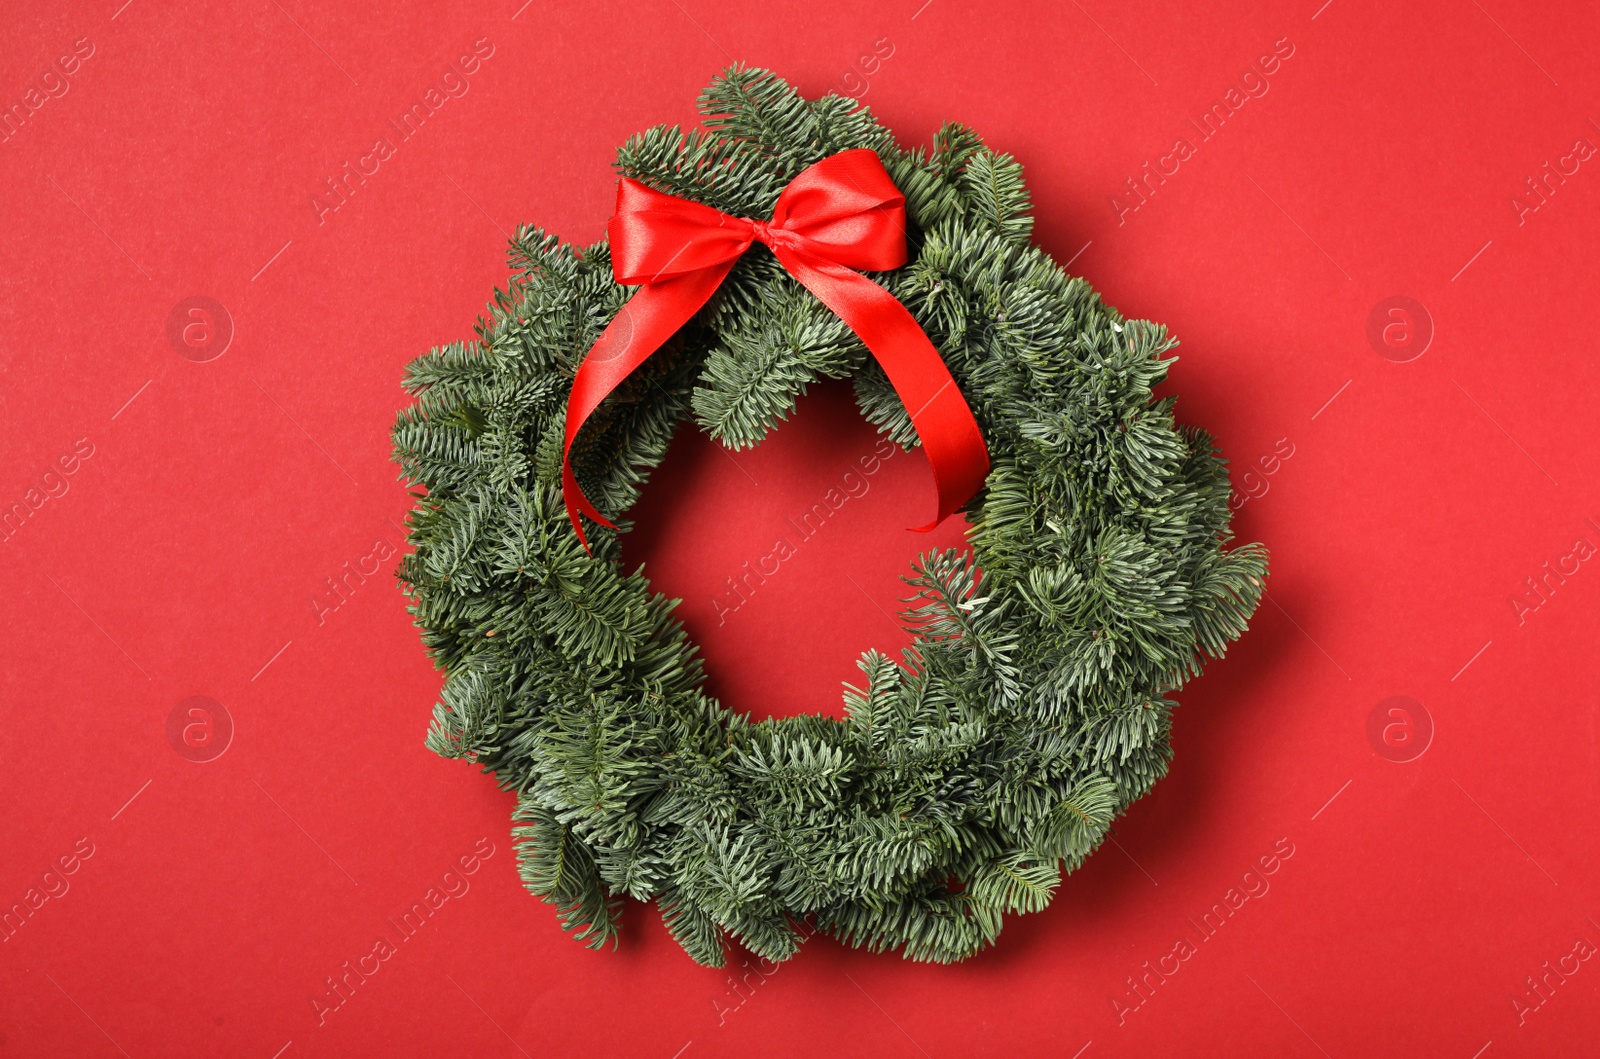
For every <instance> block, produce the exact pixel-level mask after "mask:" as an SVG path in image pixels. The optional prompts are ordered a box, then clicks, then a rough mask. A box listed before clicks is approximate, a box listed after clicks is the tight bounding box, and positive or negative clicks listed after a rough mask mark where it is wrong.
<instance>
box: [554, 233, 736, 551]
mask: <svg viewBox="0 0 1600 1059" xmlns="http://www.w3.org/2000/svg"><path fill="white" fill-rule="evenodd" d="M732 268H733V262H732V261H731V260H729V261H726V262H722V263H719V264H717V265H714V266H712V267H710V268H705V269H701V270H699V271H697V272H691V273H688V274H687V275H683V276H676V277H674V278H672V279H668V280H662V281H661V282H659V283H645V284H642V285H641V286H640V287H639V290H638V293H636V294H634V296H633V297H632V298H630V299H629V300H628V303H627V304H626V305H624V306H623V307H622V309H621V311H620V312H618V313H617V315H616V316H615V317H614V318H613V319H612V321H611V322H610V323H609V324H607V325H606V329H605V330H604V331H602V332H601V333H600V337H599V339H597V340H596V341H595V344H594V347H593V348H592V349H590V350H589V354H588V356H587V357H585V358H584V361H583V363H582V364H580V365H579V366H578V373H577V375H576V376H574V377H573V380H572V395H571V397H570V398H569V399H568V402H567V425H566V444H565V447H564V448H563V450H562V455H561V493H562V496H563V497H564V498H565V500H566V505H567V517H568V518H569V519H571V520H572V528H573V529H574V530H576V531H577V533H578V540H579V541H580V542H582V544H583V548H584V550H585V551H588V552H590V553H591V554H593V552H592V550H591V549H590V548H589V539H588V538H587V537H586V536H584V532H583V525H582V523H581V522H579V520H578V516H579V515H580V514H583V515H587V516H588V517H589V518H590V519H591V520H593V521H594V522H596V523H598V524H600V525H602V526H606V527H608V528H610V529H616V528H617V527H616V523H614V522H611V521H610V520H609V519H607V518H606V517H605V516H604V515H602V514H600V512H599V511H598V510H597V509H596V508H595V506H594V505H593V504H592V503H590V501H589V498H588V497H587V496H585V495H584V492H583V489H582V487H580V486H579V485H578V477H577V475H576V474H574V473H573V470H572V443H573V442H574V441H575V440H577V437H578V431H580V430H582V429H583V424H584V423H585V422H587V421H588V419H589V417H590V416H591V415H592V414H593V413H594V411H595V409H597V408H599V407H600V403H601V402H602V401H604V400H605V399H606V397H607V396H608V395H609V394H610V393H611V391H613V390H615V389H616V388H617V387H618V386H620V385H621V384H622V381H623V380H624V379H626V378H627V377H628V376H629V375H630V374H632V372H633V370H634V369H635V368H637V367H638V366H639V365H640V364H643V363H644V362H645V360H646V359H648V358H649V356H650V354H652V353H654V352H655V351H656V350H657V349H659V348H661V345H662V343H664V342H666V341H667V339H669V338H671V337H672V336H673V334H674V333H675V332H676V331H677V330H678V328H680V327H682V326H683V325H684V324H685V323H686V322H688V320H689V317H691V316H693V315H694V314H695V310H697V309H699V308H700V306H702V305H704V304H705V303H706V301H707V300H708V299H710V297H711V295H712V294H713V293H714V292H715V291H716V289H717V286H718V285H719V284H720V283H721V282H722V279H723V277H724V276H726V275H727V274H728V271H729V270H730V269H732Z"/></svg>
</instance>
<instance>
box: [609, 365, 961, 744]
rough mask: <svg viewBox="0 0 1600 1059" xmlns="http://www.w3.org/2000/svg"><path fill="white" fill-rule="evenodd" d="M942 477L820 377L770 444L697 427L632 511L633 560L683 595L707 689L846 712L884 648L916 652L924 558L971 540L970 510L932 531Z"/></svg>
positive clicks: (679, 439)
mask: <svg viewBox="0 0 1600 1059" xmlns="http://www.w3.org/2000/svg"><path fill="white" fill-rule="evenodd" d="M931 482H932V475H931V472H930V471H929V468H928V463H927V459H926V458H925V457H924V456H923V454H922V451H921V450H920V449H914V450H912V451H911V452H906V451H905V450H903V449H901V448H900V447H899V446H898V445H896V444H894V443H893V442H891V441H889V440H888V439H887V438H886V437H884V436H883V435H881V434H879V433H878V431H877V429H876V428H875V427H874V426H873V425H872V424H871V423H869V422H867V421H866V420H865V419H863V418H862V416H861V412H860V409H859V408H858V407H857V406H856V403H855V396H854V393H853V391H852V389H851V382H850V380H848V379H843V380H834V379H829V380H823V381H821V382H820V383H817V384H814V385H812V386H811V387H810V389H809V392H808V393H807V394H806V395H804V396H802V397H801V398H799V400H798V402H797V404H796V408H795V411H794V413H793V414H791V415H790V416H789V418H788V419H787V420H785V421H784V422H782V423H780V424H779V425H778V426H777V427H776V428H775V429H773V430H772V431H771V432H770V433H769V434H768V435H767V437H766V439H765V440H764V441H762V442H761V444H759V445H757V446H755V447H754V448H750V449H743V450H740V451H737V452H736V451H732V450H729V449H726V448H723V446H722V445H721V444H720V443H719V442H717V441H715V440H713V439H712V438H711V437H709V436H708V435H707V434H705V432H704V431H702V430H701V429H700V428H699V427H698V426H697V425H696V424H695V423H694V422H692V421H689V422H685V423H683V424H682V425H681V426H680V427H679V429H678V431H677V433H676V434H675V435H674V436H673V439H672V445H671V447H670V448H669V449H668V451H667V456H666V459H665V460H664V461H663V462H662V464H661V466H660V467H659V468H658V469H657V470H656V471H655V473H654V474H653V475H652V476H651V480H650V482H649V484H648V485H646V487H645V489H644V494H643V496H642V497H641V498H640V500H639V502H638V503H637V504H636V505H634V507H633V508H632V509H631V510H630V511H629V512H628V518H629V519H630V520H632V521H633V523H634V529H633V530H632V531H631V532H629V533H626V534H624V535H623V536H622V538H621V543H622V552H623V566H624V568H625V569H630V570H631V569H635V568H637V566H638V565H639V564H640V563H644V565H645V572H646V574H647V575H648V576H649V577H650V583H651V587H652V588H653V589H654V590H655V591H658V592H660V593H662V594H663V595H665V596H667V597H668V598H673V599H681V600H682V601H683V602H682V604H681V605H680V606H679V608H678V610H677V612H676V613H677V616H678V617H679V619H680V620H682V621H683V623H684V627H685V629H686V630H687V631H688V633H689V635H690V636H691V637H692V638H693V639H694V641H695V642H696V643H697V644H699V646H700V648H701V651H702V653H703V655H704V657H705V661H706V677H707V681H706V684H707V688H706V689H707V691H708V692H710V693H711V694H713V695H716V696H717V697H718V698H719V699H721V701H722V703H723V705H724V706H726V707H728V708H729V709H732V710H736V711H739V712H747V713H749V714H750V716H751V718H752V719H754V720H762V719H765V718H768V717H791V716H797V715H799V714H805V713H810V714H817V715H819V716H827V717H835V718H841V719H842V718H843V716H844V700H843V697H842V686H843V684H845V683H851V684H856V685H859V684H860V681H861V671H860V669H859V668H858V667H857V665H856V662H857V660H858V659H859V657H860V655H861V652H862V651H865V650H868V649H869V648H876V649H877V650H879V651H882V652H883V653H885V654H887V655H888V656H889V657H891V658H899V657H900V651H901V649H902V648H904V647H907V646H909V645H910V644H911V636H910V635H909V634H908V633H907V632H906V631H905V630H904V628H903V627H902V623H901V617H900V611H901V610H902V609H903V607H904V604H903V603H902V602H901V600H903V599H904V598H906V597H907V596H909V595H910V594H911V590H910V588H909V587H908V586H907V585H906V584H905V582H904V581H903V580H901V577H902V575H903V574H905V572H906V571H907V570H908V569H909V566H908V561H909V560H911V559H913V558H915V557H916V556H917V555H918V554H919V553H921V552H931V551H937V550H940V549H944V548H952V547H958V548H963V549H964V547H965V530H966V528H967V523H966V520H965V519H964V518H962V517H961V516H960V515H956V516H953V517H952V518H950V519H947V520H946V521H945V522H944V523H943V524H942V525H940V526H939V527H938V528H937V529H935V530H934V531H932V532H931V533H914V532H911V531H908V530H907V529H906V526H908V525H912V524H914V523H915V522H917V521H919V520H920V519H921V518H922V517H923V516H924V515H925V513H926V508H927V506H928V498H929V496H930V495H931V494H932V492H933V488H932V484H931Z"/></svg>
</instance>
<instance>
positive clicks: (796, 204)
mask: <svg viewBox="0 0 1600 1059" xmlns="http://www.w3.org/2000/svg"><path fill="white" fill-rule="evenodd" d="M905 214H906V211H905V196H903V195H901V194H900V190H899V189H898V188H896V187H895V186H894V181H893V180H891V179H890V178H889V173H888V171H887V170H885V169H884V168H883V163H882V162H880V161H879V160H878V156H877V155H876V154H874V153H873V152H872V151H870V150H866V149H864V148H863V149H859V150H854V151H844V152H842V153H840V154H836V155H833V156H831V157H829V158H824V159H823V160H822V161H820V162H818V163H817V164H815V165H813V166H811V167H810V168H809V169H807V170H805V171H804V172H803V173H801V174H800V175H799V176H797V177H795V178H794V180H792V181H790V183H789V186H788V187H786V188H784V189H783V192H782V193H781V194H780V195H779V196H778V202H777V205H776V206H775V207H774V208H773V211H772V220H770V221H755V220H749V219H746V218H744V217H730V216H728V215H727V214H726V213H723V212H721V211H720V210H714V209H712V208H711V207H710V206H704V205H701V204H700V203H697V202H689V201H687V200H685V199H680V198H677V197H675V196H672V195H667V194H664V193H662V192H659V191H654V190H652V189H650V188H648V187H645V186H644V185H643V184H641V183H639V182H638V181H637V180H632V179H630V178H628V177H623V178H622V183H621V186H620V187H618V189H617V212H616V215H615V216H613V217H612V218H611V222H610V224H609V226H608V229H607V230H608V232H609V234H610V238H611V266H612V270H613V271H614V272H615V273H616V277H617V282H618V283H624V284H629V285H637V286H638V287H639V291H638V293H636V294H635V295H634V296H633V297H632V298H631V299H630V300H629V301H628V303H627V304H626V305H624V306H623V308H622V311H621V312H619V313H618V314H617V316H616V318H615V319H613V320H612V321H611V323H610V324H609V325H608V326H607V327H606V329H605V331H604V332H602V333H601V335H600V338H599V340H598V341H596V342H595V344H594V348H593V349H591V350H590V351H589V355H588V357H587V358H585V359H584V362H583V363H582V364H581V365H580V366H579V367H578V374H577V377H576V378H574V379H573V380H572V397H571V398H570V399H569V401H568V402H567V432H566V448H565V450H564V452H563V456H562V468H561V486H562V492H563V494H564V496H565V498H566V504H567V516H568V517H569V518H571V519H572V528H573V529H574V530H576V531H577V533H578V539H579V540H580V541H582V542H583V545H584V547H585V548H587V547H588V546H589V542H588V539H587V538H586V537H585V536H584V533H583V526H582V524H581V523H580V522H579V521H578V513H579V512H580V511H581V512H582V513H583V514H585V515H587V516H589V518H591V519H593V520H594V521H595V522H598V523H599V524H600V525H602V526H610V527H611V528H612V529H615V528H616V527H615V525H614V524H613V523H611V522H609V521H607V519H606V518H605V516H603V515H601V514H600V512H599V511H596V510H595V508H594V505H593V504H591V503H590V502H589V498H588V497H586V496H584V494H583V490H582V489H581V488H580V487H579V485H578V480H577V477H576V475H574V474H573V470H572V442H573V439H575V438H576V437H577V436H578V431H579V430H581V429H582V428H583V424H584V422H585V421H587V420H588V418H589V416H590V415H591V414H593V412H594V410H595V409H596V408H598V407H599V406H600V402H601V401H603V400H605V398H606V395H607V394H609V393H610V392H611V391H612V390H614V389H616V388H617V386H618V385H620V384H621V382H622V380H623V379H625V378H627V377H628V374H629V373H630V372H632V371H633V370H634V369H635V368H637V367H638V366H639V365H640V364H642V363H643V362H644V360H645V358H647V357H649V356H650V354H651V353H654V352H655V351H656V350H657V349H659V348H660V347H661V345H662V344H663V343H664V342H666V341H667V339H669V338H671V337H672V335H673V333H674V332H676V331H677V330H678V328H680V327H682V326H683V325H684V324H685V323H686V322H688V320H689V318H690V317H691V316H693V315H694V314H695V311H696V310H698V309H699V308H700V307H701V306H702V305H704V304H705V303H706V301H707V300H708V299H710V297H711V295H712V294H713V293H714V292H715V291H716V289H717V287H718V286H719V285H720V284H721V283H722V281H723V279H724V278H726V277H727V275H728V272H729V271H730V270H731V269H732V268H733V265H734V262H735V261H737V260H738V259H739V256H740V255H741V254H743V253H744V252H745V251H746V250H748V249H749V248H750V244H751V243H753V242H761V243H764V244H766V245H767V246H768V247H769V248H771V250H772V252H773V254H774V255H775V256H776V257H777V259H778V261H779V262H780V263H782V265H783V267H784V268H786V269H788V270H789V273H790V274H791V275H792V276H794V278H795V279H797V280H799V281H800V282H801V283H802V284H804V285H805V287H806V289H807V290H809V291H810V292H811V293H812V294H815V295H816V296H817V298H818V299H819V300H820V301H821V302H822V303H823V304H824V305H826V306H827V307H828V308H830V309H832V310H833V311H834V312H835V313H837V314H838V315H839V317H840V318H841V319H842V320H844V322H845V323H847V324H849V325H850V328H851V329H852V330H853V331H855V333H856V334H857V335H859V336H860V337H861V341H862V342H864V343H866V346H867V348H868V349H869V350H871V351H872V355H873V356H875V357H877V358H878V363H879V364H881V365H883V370H884V372H885V374H887V375H888V377H889V381H890V383H892V384H893V385H894V389H895V392H896V393H897V394H899V395H900V400H901V401H902V402H904V404H905V406H906V408H907V409H908V410H909V411H910V412H911V422H912V425H913V426H915V427H916V430H917V435H918V437H920V438H921V439H922V448H923V450H924V451H925V452H926V453H927V454H928V463H929V465H930V466H931V467H932V468H933V480H934V484H935V486H936V487H937V490H938V512H937V514H936V515H935V517H934V520H933V521H932V522H930V523H928V524H927V525H926V526H919V527H918V529H919V530H922V531H926V530H931V529H933V528H934V527H935V526H937V525H938V524H939V523H941V522H943V521H944V520H945V519H946V518H947V517H949V516H950V514H951V513H952V512H954V511H955V510H956V508H958V507H960V506H961V505H962V504H964V503H966V502H967V500H968V499H970V498H971V497H972V495H973V494H974V493H976V492H977V491H978V489H979V488H981V487H982V485H983V481H984V479H985V478H986V477H987V476H988V474H989V452H988V449H987V448H986V447H985V446H984V442H983V434H982V433H981V432H980V431H979V429H978V423H977V421H976V420H975V419H973V417H972V410H971V409H970V408H968V407H967V402H966V400H965V399H964V398H963V397H962V396H961V390H960V389H959V388H958V387H957V386H956V384H955V380H954V379H953V378H951V377H950V371H949V369H948V368H946V367H945V364H944V361H943V360H942V359H940V357H939V351H938V350H936V349H934V348H933V343H932V342H930V341H928V336H927V335H925V334H923V332H922V328H921V327H919V326H917V321H916V320H915V319H914V318H913V317H912V315H911V313H910V312H909V311H907V309H906V307H905V306H904V305H901V304H900V303H899V302H898V301H896V300H895V297H894V295H892V294H890V293H889V292H888V291H886V290H884V289H883V288H882V287H880V286H878V285H877V284H876V283H874V282H872V280H870V279H868V278H867V277H865V276H863V275H861V273H860V271H856V270H872V271H883V270H888V269H895V268H899V267H900V266H901V265H904V264H905V263H906V239H905Z"/></svg>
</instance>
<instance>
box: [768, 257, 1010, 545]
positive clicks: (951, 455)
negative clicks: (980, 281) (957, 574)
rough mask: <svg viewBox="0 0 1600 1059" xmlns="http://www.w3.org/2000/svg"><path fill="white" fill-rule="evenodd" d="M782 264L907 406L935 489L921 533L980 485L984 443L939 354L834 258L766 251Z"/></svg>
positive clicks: (907, 317)
mask: <svg viewBox="0 0 1600 1059" xmlns="http://www.w3.org/2000/svg"><path fill="white" fill-rule="evenodd" d="M774 252H775V253H776V254H777V256H778V260H779V261H781V262H782V263H783V266H784V267H785V268H787V269H788V270H789V272H790V273H791V274H792V275H793V276H794V277H795V278H796V279H798V280H799V281H800V282H801V283H802V284H804V285H805V287H806V289H807V290H809V291H810V292H811V293H812V294H815V295H816V296H817V300H819V301H821V302H822V303H823V304H824V305H826V306H827V307H828V308H829V309H832V310H833V311H834V313H835V314H836V315H838V317H839V318H840V319H842V320H843V321H844V322H845V323H847V324H849V325H850V328H851V330H853V331H855V333H856V334H857V335H859V336H860V338H861V341H862V342H864V343H865V344H866V347H867V349H868V350H870V351H871V352H872V355H873V356H874V357H876V358H877V360H878V363H879V364H881V365H882V366H883V371H884V374H885V375H887V376H888V377H889V382H890V384H891V385H893V386H894V390H895V393H897V394H898V395H899V396H900V401H901V403H903V404H904V405H905V407H906V411H907V412H908V413H910V416H911V424H912V426H914V427H915V428H916V431H917V437H918V438H920V439H921V441H922V449H923V452H924V453H926V454H927V457H928V465H929V467H930V468H932V470H933V481H934V486H935V488H936V491H937V494H938V497H937V504H936V507H935V514H934V519H933V521H932V522H929V523H928V524H927V525H925V526H917V527H913V528H914V529H915V531H916V532H919V533H926V532H928V531H929V530H932V529H933V528H934V527H936V526H938V525H939V524H940V523H941V522H943V521H944V520H945V519H947V518H949V517H950V516H951V515H953V514H954V513H955V512H956V510H957V509H958V508H960V507H961V505H962V504H965V503H966V502H967V501H968V500H970V499H972V497H973V495H974V494H976V493H977V491H978V490H979V489H981V488H983V483H984V480H985V479H987V478H988V477H989V450H988V446H986V445H985V444H984V440H983V431H982V430H981V429H980V428H979V426H978V421H977V419H975V418H974V417H973V415H972V409H971V408H969V407H968V406H967V402H966V398H964V397H963V396H962V395H961V388H960V387H959V386H957V385H956V380H955V378H954V377H953V376H952V375H951V374H950V369H949V368H948V367H947V366H946V365H945V362H944V358H943V357H941V356H940V355H939V351H938V350H937V349H935V348H934V346H933V343H932V342H931V341H929V340H928V336H927V334H925V333H924V332H923V330H922V327H921V325H919V324H918V323H917V320H916V317H914V316H912V315H911V310H909V309H907V308H906V307H905V306H904V305H902V304H900V301H899V300H898V299H897V298H895V296H894V295H892V294H890V293H889V292H888V291H886V290H884V289H883V288H882V287H880V286H878V285H877V284H876V283H874V282H873V281H872V280H870V279H868V278H867V277H866V276H863V275H861V273H859V272H854V271H852V270H850V269H848V268H845V267H844V266H842V265H838V264H835V263H834V262H831V261H826V260H822V259H818V258H813V257H811V256H810V255H808V254H803V253H797V252H795V251H792V250H789V249H787V248H785V247H781V246H780V247H778V248H776V249H775V251H774Z"/></svg>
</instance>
